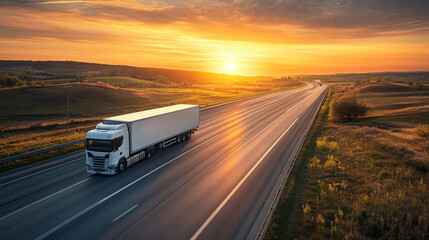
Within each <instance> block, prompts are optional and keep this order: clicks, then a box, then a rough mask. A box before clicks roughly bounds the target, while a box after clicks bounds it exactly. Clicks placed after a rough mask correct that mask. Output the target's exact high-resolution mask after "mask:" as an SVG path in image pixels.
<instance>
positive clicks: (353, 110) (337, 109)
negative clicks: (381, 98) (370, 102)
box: [331, 92, 368, 122]
mask: <svg viewBox="0 0 429 240" xmlns="http://www.w3.org/2000/svg"><path fill="white" fill-rule="evenodd" d="M367 109H368V107H367V106H366V105H365V104H364V103H363V102H362V101H361V100H359V98H358V97H357V94H356V92H352V93H350V94H347V95H344V96H342V97H339V98H334V100H333V101H332V103H331V119H332V120H334V121H343V122H348V121H350V120H353V119H355V118H357V117H360V116H365V114H366V112H367Z"/></svg>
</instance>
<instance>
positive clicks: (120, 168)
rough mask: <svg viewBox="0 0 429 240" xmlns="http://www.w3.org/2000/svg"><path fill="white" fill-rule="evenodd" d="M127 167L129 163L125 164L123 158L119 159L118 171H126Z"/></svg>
mask: <svg viewBox="0 0 429 240" xmlns="http://www.w3.org/2000/svg"><path fill="white" fill-rule="evenodd" d="M126 168H127V165H126V164H125V161H124V160H123V159H122V160H121V161H119V164H118V173H121V172H123V171H125V169H126Z"/></svg>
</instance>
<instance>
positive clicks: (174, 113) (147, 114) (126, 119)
mask: <svg viewBox="0 0 429 240" xmlns="http://www.w3.org/2000/svg"><path fill="white" fill-rule="evenodd" d="M199 125H200V111H199V106H198V105H188V104H178V105H173V106H169V107H162V108H156V109H151V110H147V111H141V112H135V113H130V114H125V115H120V116H116V117H110V118H106V119H103V121H102V122H101V123H99V124H98V125H97V127H96V128H95V129H93V130H91V131H89V132H88V133H87V135H86V168H87V172H88V173H97V174H105V175H114V174H116V173H119V172H122V171H124V170H125V169H126V168H127V167H130V166H132V165H133V164H135V163H137V162H138V161H140V160H142V159H144V158H147V159H148V158H150V157H151V156H152V154H154V153H155V151H156V150H158V149H161V148H165V147H167V146H170V145H173V144H175V143H180V142H183V141H186V140H188V139H190V138H191V135H192V134H193V133H194V132H195V131H196V130H197V128H198V127H199Z"/></svg>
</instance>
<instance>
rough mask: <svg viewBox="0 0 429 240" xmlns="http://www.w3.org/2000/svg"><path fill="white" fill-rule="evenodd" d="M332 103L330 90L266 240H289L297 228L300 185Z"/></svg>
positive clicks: (286, 187) (302, 150)
mask: <svg viewBox="0 0 429 240" xmlns="http://www.w3.org/2000/svg"><path fill="white" fill-rule="evenodd" d="M331 101H332V90H331V89H330V90H329V92H328V94H327V95H326V98H325V100H324V101H323V103H322V106H321V107H320V111H319V113H318V115H317V117H316V119H315V121H314V123H313V126H312V128H311V130H310V132H309V133H308V135H307V138H306V139H305V142H304V144H303V146H302V149H301V152H300V154H299V156H298V159H297V160H296V162H295V166H294V168H293V169H292V172H291V174H290V175H289V179H288V181H287V183H286V185H285V187H284V188H283V193H282V195H281V197H280V200H279V203H278V206H277V209H276V212H275V213H274V216H273V218H272V220H271V224H270V226H269V227H268V230H267V232H266V234H265V239H287V238H288V236H289V235H290V232H291V231H292V229H293V228H295V227H296V222H294V221H293V220H294V219H295V218H296V215H297V203H298V202H299V200H300V193H301V192H302V191H303V186H302V184H298V183H300V182H302V181H303V179H305V177H306V171H305V166H306V163H307V162H308V158H309V156H310V155H312V154H313V151H314V146H315V144H316V139H317V138H318V136H320V134H321V132H322V129H323V124H324V122H326V120H327V118H328V114H329V104H330V102H331ZM285 223H288V224H285Z"/></svg>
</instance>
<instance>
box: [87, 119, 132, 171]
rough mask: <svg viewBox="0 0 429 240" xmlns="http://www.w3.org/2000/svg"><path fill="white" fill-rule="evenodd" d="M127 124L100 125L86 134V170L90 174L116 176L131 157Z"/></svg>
mask: <svg viewBox="0 0 429 240" xmlns="http://www.w3.org/2000/svg"><path fill="white" fill-rule="evenodd" d="M128 139H129V138H128V129H127V125H126V124H117V125H108V124H103V123H99V124H98V125H97V127H96V128H95V129H93V130H91V131H89V132H88V133H87V134H86V168H87V172H89V173H98V174H107V175H114V174H116V173H117V172H118V170H119V169H118V168H119V164H120V162H121V161H122V160H123V161H125V159H126V158H128V156H129V147H128V146H129V143H128V141H129V140H128Z"/></svg>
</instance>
